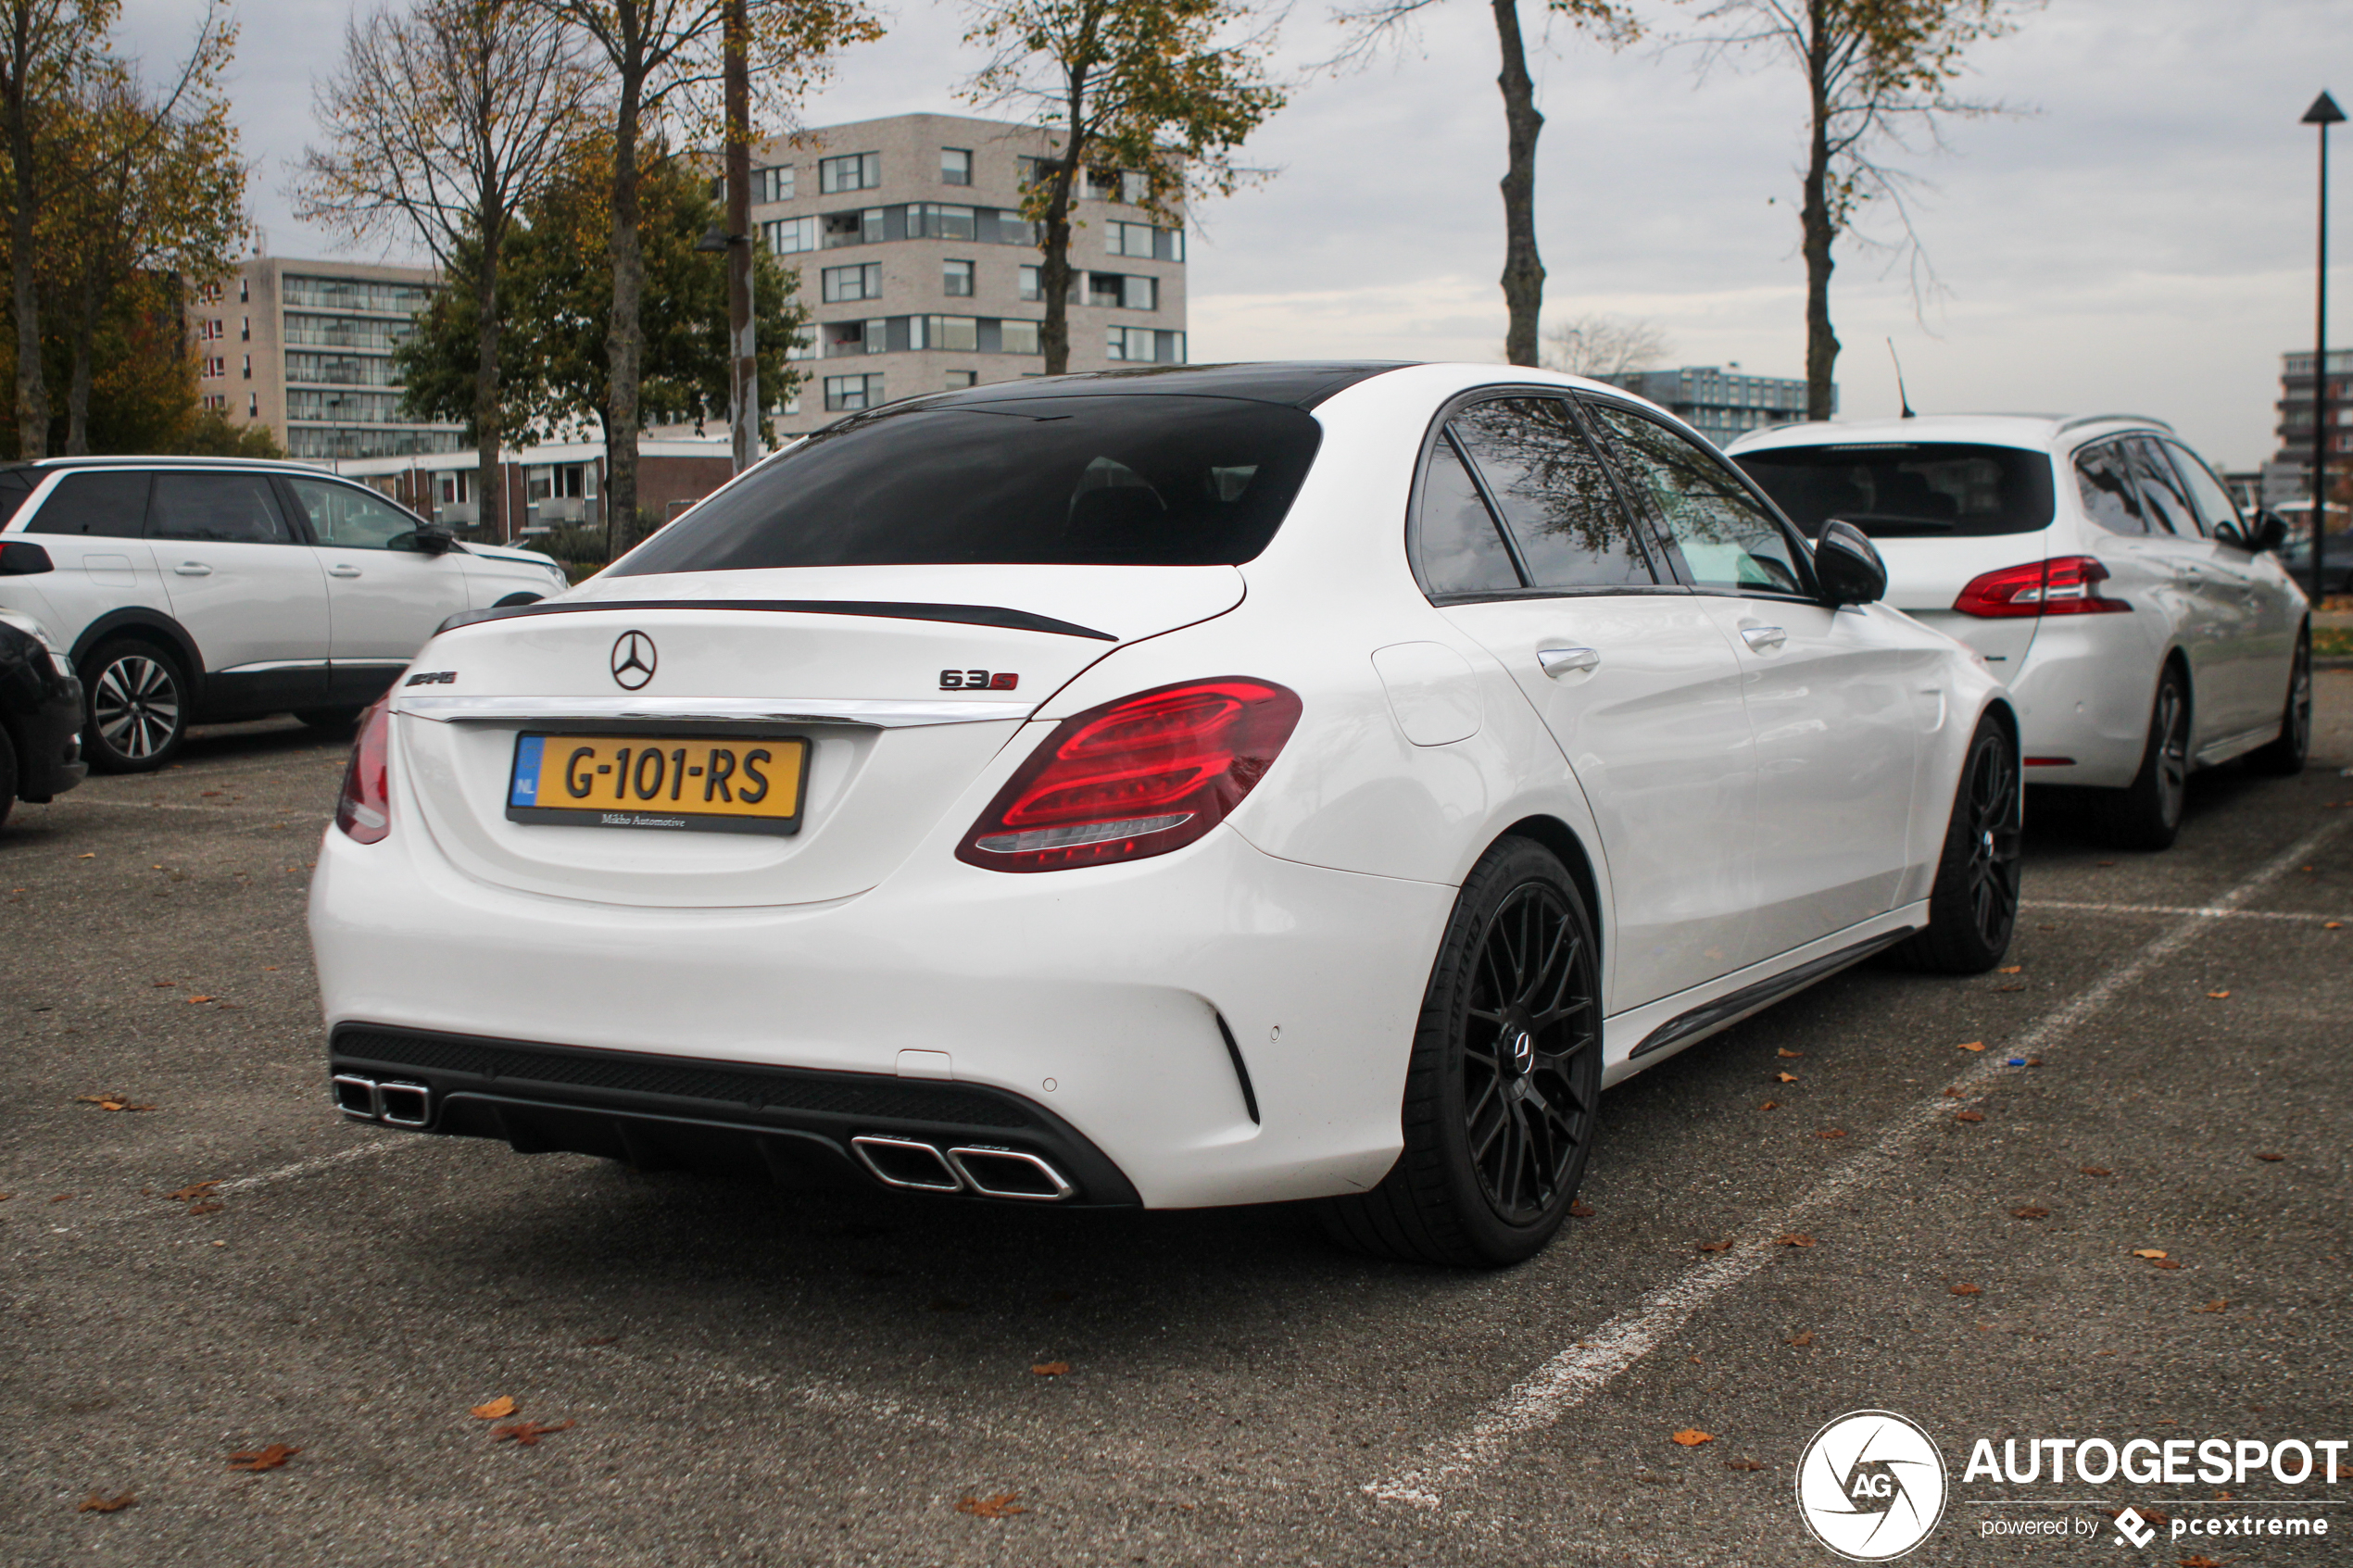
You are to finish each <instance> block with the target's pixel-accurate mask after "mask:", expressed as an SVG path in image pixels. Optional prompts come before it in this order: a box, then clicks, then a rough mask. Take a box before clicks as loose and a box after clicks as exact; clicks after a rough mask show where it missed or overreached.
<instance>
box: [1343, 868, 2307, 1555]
mask: <svg viewBox="0 0 2353 1568" xmlns="http://www.w3.org/2000/svg"><path fill="white" fill-rule="evenodd" d="M2340 825H2341V824H2338V823H2334V822H2333V823H2331V824H2330V825H2329V826H2327V827H2324V828H2322V829H2321V830H2320V831H2319V832H2317V833H2314V834H2309V835H2308V836H2306V837H2304V838H2302V839H2299V840H2297V841H2296V844H2295V845H2294V846H2293V847H2290V848H2289V849H2288V850H2286V851H2285V852H2284V853H2283V854H2281V855H2279V856H2278V857H2276V858H2275V859H2272V860H2271V861H2270V862H2269V863H2267V864H2266V865H2264V866H2263V868H2262V869H2261V870H2259V871H2258V872H2255V874H2254V875H2252V876H2250V877H2248V878H2247V879H2246V881H2244V882H2242V883H2240V884H2238V885H2237V886H2236V887H2233V888H2232V889H2231V890H2230V891H2229V892H2228V893H2225V894H2224V895H2222V896H2221V897H2220V898H2217V899H2215V900H2214V902H2213V903H2211V904H2208V905H2202V906H2199V907H2198V908H2197V909H2195V910H2193V911H2191V912H2189V913H2188V914H2186V915H2185V917H2184V918H2183V920H2182V921H2181V922H2179V923H2177V924H2175V925H2174V926H2172V927H2171V929H2169V930H2168V931H2166V932H2165V933H2164V935H2160V936H2158V937H2157V938H2156V939H2155V940H2153V941H2151V942H2149V943H2148V944H2147V945H2146V946H2145V947H2142V948H2141V949H2140V951H2139V952H2137V953H2135V954H2134V955H2133V957H2132V958H2130V959H2128V960H2125V961H2124V962H2122V963H2120V964H2119V965H2117V966H2116V967H2115V968H2113V969H2111V970H2109V971H2108V972H2107V973H2106V974H2104V975H2102V976H2101V977H2100V978H2099V979H2098V980H2097V981H2096V982H2095V983H2094V984H2093V985H2090V986H2089V987H2087V988H2085V989H2084V990H2083V991H2082V992H2081V993H2079V994H2078V995H2077V996H2076V997H2075V999H2074V1000H2072V1001H2070V1002H2069V1003H2068V1004H2067V1005H2066V1006H2064V1007H2061V1008H2058V1009H2057V1010H2054V1011H2052V1012H2048V1013H2045V1015H2044V1016H2043V1017H2042V1019H2041V1020H2040V1021H2038V1022H2036V1023H2034V1024H2033V1025H2032V1027H2031V1028H2029V1029H2028V1030H2027V1031H2026V1033H2025V1034H2023V1035H2020V1036H2019V1037H2018V1038H2017V1039H2016V1040H2014V1041H2012V1042H2011V1043H2010V1044H2009V1045H2007V1046H2006V1047H2003V1050H2002V1052H2001V1054H2000V1055H1999V1056H1995V1055H1994V1054H1993V1053H1991V1052H1989V1053H1988V1054H1987V1058H1986V1060H1983V1061H1982V1062H1981V1063H1980V1064H1979V1065H1978V1066H1976V1067H1974V1068H1973V1069H1971V1070H1970V1071H1969V1072H1967V1073H1963V1074H1961V1076H1960V1077H1958V1078H1957V1079H1956V1080H1954V1084H1953V1086H1954V1087H1956V1088H1958V1089H1960V1090H1962V1091H1963V1092H1964V1093H1965V1094H1966V1093H1967V1092H1968V1091H1969V1090H1972V1089H1975V1088H1978V1087H1982V1085H1985V1084H1986V1083H1987V1082H1989V1081H1990V1080H1992V1079H1993V1078H1994V1076H1995V1075H1997V1074H1998V1073H2001V1072H2002V1071H2003V1068H2002V1062H2003V1060H2006V1059H2007V1057H2009V1056H2012V1055H2019V1056H2025V1055H2032V1054H2036V1053H2042V1052H2048V1051H2050V1050H2052V1049H2053V1048H2054V1047H2056V1046H2057V1044H2058V1043H2059V1042H2061V1041H2062V1040H2064V1039H2065V1038H2066V1037H2067V1036H2068V1035H2070V1034H2071V1033H2072V1032H2073V1031H2074V1030H2075V1029H2076V1028H2078V1027H2079V1026H2080V1025H2082V1023H2083V1022H2085V1021H2086V1020H2088V1019H2090V1018H2091V1017H2093V1016H2094V1015H2095V1014H2096V1013H2098V1012H2099V1011H2100V1010H2102V1009H2104V1008H2106V1007H2107V1006H2108V1004H2109V1003H2110V1002H2112V1001H2114V1000H2115V999H2116V998H2117V997H2119V996H2120V995H2121V994H2122V993H2123V992H2124V991H2125V990H2126V989H2128V988H2129V987H2131V986H2132V985H2135V984H2137V983H2138V982H2139V981H2140V980H2141V979H2142V978H2143V977H2144V976H2145V975H2146V974H2147V973H2148V972H2150V971H2151V970H2153V969H2155V968H2156V967H2157V966H2158V965H2159V964H2161V963H2163V962H2164V961H2165V960H2168V959H2170V958H2171V957H2172V956H2173V955H2174V954H2176V953H2178V952H2180V951H2181V950H2182V949H2183V947H2188V946H2189V945H2190V943H2192V942H2194V941H2196V939H2197V937H2198V936H2199V935H2200V934H2202V933H2203V932H2204V931H2205V930H2206V928H2207V927H2208V926H2209V925H2212V924H2213V923H2215V922H2217V921H2218V920H2221V919H2222V918H2223V917H2225V916H2228V915H2230V914H2232V913H2233V912H2235V911H2236V910H2237V909H2238V907H2239V906H2240V905H2242V904H2244V903H2246V901H2247V900H2248V899H2249V898H2251V897H2254V896H2255V895H2256V894H2258V893H2259V892H2261V891H2262V890H2263V889H2264V888H2265V887H2266V886H2268V885H2270V884H2271V883H2272V882H2274V881H2276V880H2278V879H2279V878H2280V877H2283V876H2285V875H2286V874H2287V873H2288V872H2290V871H2292V870H2294V869H2295V868H2296V867H2297V866H2299V865H2302V864H2303V863H2304V862H2305V861H2306V860H2307V859H2309V858H2310V856H2311V855H2312V853H2313V851H2314V850H2316V849H2318V848H2320V847H2321V846H2322V845H2323V844H2325V843H2326V842H2327V841H2328V840H2329V839H2330V838H2331V837H2333V836H2334V835H2335V834H2336V832H2337V830H2338V827H2339V826H2340ZM1952 1111H1953V1102H1952V1100H1951V1098H1948V1097H1947V1096H1946V1095H1945V1094H1944V1092H1943V1090H1941V1089H1940V1090H1939V1091H1938V1092H1937V1093H1936V1095H1935V1096H1934V1097H1932V1098H1926V1099H1921V1100H1919V1101H1916V1102H1915V1103H1914V1104H1913V1105H1912V1106H1910V1107H1909V1108H1908V1109H1907V1110H1905V1111H1904V1112H1903V1113H1902V1115H1901V1116H1900V1117H1899V1118H1898V1120H1897V1121H1896V1122H1895V1123H1894V1125H1893V1126H1891V1127H1890V1128H1889V1129H1888V1130H1887V1132H1886V1133H1885V1134H1884V1135H1881V1138H1880V1140H1879V1142H1878V1143H1877V1144H1876V1145H1874V1146H1873V1147H1872V1148H1870V1149H1869V1150H1868V1151H1866V1152H1864V1153H1863V1154H1860V1155H1858V1156H1857V1157H1856V1158H1855V1159H1854V1160H1849V1161H1848V1162H1847V1163H1846V1164H1844V1165H1843V1166H1841V1167H1840V1168H1839V1169H1838V1170H1836V1171H1833V1172H1832V1173H1831V1174H1830V1175H1829V1176H1827V1177H1825V1178H1824V1179H1823V1180H1822V1181H1821V1182H1820V1183H1818V1184H1817V1185H1815V1186H1814V1188H1813V1189H1812V1190H1811V1191H1809V1192H1807V1193H1806V1194H1805V1195H1804V1196H1803V1197H1801V1198H1798V1199H1797V1200H1796V1201H1795V1202H1793V1203H1791V1204H1789V1205H1788V1206H1786V1207H1785V1208H1783V1209H1781V1210H1778V1211H1777V1212H1775V1213H1773V1214H1772V1215H1770V1216H1769V1217H1768V1218H1767V1219H1766V1220H1765V1221H1764V1222H1763V1223H1759V1224H1757V1225H1756V1226H1755V1227H1754V1228H1752V1229H1751V1231H1750V1232H1749V1233H1748V1235H1746V1236H1743V1237H1742V1238H1741V1239H1740V1241H1739V1242H1738V1243H1737V1245H1735V1246H1734V1247H1733V1248H1732V1249H1731V1250H1730V1251H1729V1252H1727V1253H1725V1254H1724V1255H1723V1256H1722V1257H1720V1258H1717V1259H1713V1260H1711V1261H1708V1262H1705V1263H1703V1264H1701V1265H1699V1266H1698V1267H1696V1268H1693V1269H1691V1270H1688V1271H1687V1272H1685V1273H1683V1274H1681V1275H1680V1276H1679V1277H1678V1278H1676V1279H1674V1280H1672V1281H1670V1282H1668V1283H1667V1285H1665V1286H1661V1287H1660V1288H1659V1289H1657V1290H1655V1291H1653V1292H1652V1293H1651V1294H1650V1295H1649V1296H1648V1297H1647V1298H1644V1299H1643V1300H1642V1304H1641V1305H1639V1306H1637V1307H1634V1308H1632V1309H1631V1310H1629V1311H1624V1312H1621V1313H1619V1314H1618V1315H1617V1317H1614V1318H1612V1319H1611V1320H1610V1321H1609V1322H1607V1323H1604V1324H1603V1325H1602V1326H1601V1327H1600V1328H1599V1329H1597V1330H1595V1331H1594V1332H1593V1334H1592V1335H1591V1336H1588V1337H1587V1338H1585V1339H1583V1340H1580V1341H1579V1343H1578V1344H1576V1345H1574V1346H1572V1347H1571V1348H1568V1349H1566V1350H1563V1351H1561V1352H1560V1353H1559V1354H1558V1355H1556V1356H1554V1357H1553V1358H1552V1360H1550V1361H1546V1362H1544V1363H1543V1365H1541V1366H1540V1367H1538V1368H1537V1369H1536V1370H1535V1371H1534V1372H1532V1373H1530V1374H1529V1375H1528V1376H1527V1377H1525V1378H1522V1379H1521V1380H1520V1381H1519V1382H1518V1383H1516V1384H1515V1385H1514V1386H1512V1387H1511V1388H1510V1389H1509V1390H1508V1391H1507V1392H1506V1393H1505V1394H1504V1396H1503V1397H1502V1398H1501V1399H1497V1400H1496V1401H1495V1402H1494V1403H1493V1404H1491V1405H1490V1406H1489V1407H1488V1408H1487V1410H1486V1411H1485V1412H1484V1413H1483V1414H1481V1415H1480V1416H1479V1418H1478V1420H1477V1421H1474V1422H1473V1423H1471V1424H1470V1426H1469V1427H1468V1428H1467V1429H1466V1430H1465V1431H1464V1432H1462V1433H1461V1434H1460V1435H1458V1436H1454V1437H1453V1438H1451V1439H1449V1440H1447V1441H1446V1442H1443V1443H1441V1444H1439V1445H1437V1446H1435V1447H1434V1448H1431V1449H1426V1450H1424V1453H1423V1457H1422V1461H1421V1463H1420V1464H1418V1465H1417V1466H1416V1467H1415V1468H1413V1469H1411V1470H1406V1471H1403V1472H1400V1473H1399V1474H1395V1475H1392V1476H1388V1477H1385V1478H1383V1479H1381V1480H1378V1481H1368V1482H1366V1483H1365V1486H1364V1487H1363V1489H1364V1490H1365V1491H1366V1492H1369V1493H1371V1494H1372V1495H1373V1496H1374V1497H1376V1498H1378V1499H1381V1500H1383V1501H1386V1502H1404V1503H1412V1504H1414V1505H1415V1506H1416V1507H1419V1508H1431V1509H1434V1508H1439V1507H1441V1505H1442V1504H1443V1501H1444V1497H1443V1494H1444V1492H1445V1491H1446V1490H1448V1489H1449V1488H1452V1487H1453V1486H1457V1485H1459V1484H1461V1483H1464V1482H1466V1481H1469V1480H1471V1479H1473V1478H1474V1477H1476V1476H1477V1475H1478V1473H1479V1472H1481V1471H1483V1470H1486V1469H1488V1468H1489V1467H1491V1465H1493V1464H1494V1463H1495V1462H1496V1461H1498V1460H1500V1459H1502V1458H1503V1457H1504V1454H1505V1451H1506V1450H1507V1449H1509V1448H1510V1447H1511V1445H1512V1443H1513V1441H1514V1440H1515V1439H1516V1438H1518V1437H1520V1436H1524V1435H1526V1434H1528V1433H1530V1432H1536V1431H1541V1429H1543V1428H1544V1427H1547V1426H1550V1425H1552V1424H1554V1422H1556V1421H1558V1420H1560V1418H1561V1417H1562V1416H1563V1415H1565V1414H1567V1412H1568V1411H1570V1410H1572V1409H1574V1408H1575V1407H1576V1406H1578V1405H1579V1404H1581V1403H1583V1402H1584V1400H1585V1399H1587V1398H1588V1397H1589V1396H1591V1395H1592V1394H1594V1393H1597V1392H1599V1391H1600V1390H1601V1389H1603V1388H1604V1387H1606V1386H1608V1385H1609V1383H1610V1382H1611V1380H1612V1379H1614V1378H1616V1377H1617V1374H1619V1373H1622V1372H1624V1371H1625V1370H1626V1369H1627V1368H1629V1367H1630V1366H1632V1365H1633V1364H1634V1363H1635V1362H1637V1361H1641V1360H1642V1358H1643V1357H1644V1356H1646V1355H1648V1354H1650V1352H1651V1351H1652V1350H1654V1349H1655V1348H1657V1347H1658V1344H1659V1342H1660V1341H1661V1340H1664V1339H1666V1338H1667V1337H1668V1336H1671V1335H1673V1334H1675V1333H1676V1332H1677V1331H1679V1330H1680V1329H1681V1327H1682V1326H1683V1325H1684V1324H1685V1323H1689V1322H1690V1321H1691V1320H1692V1317H1693V1316H1694V1315H1696V1314H1697V1313H1698V1312H1699V1311H1701V1310H1702V1309H1703V1308H1705V1306H1707V1305H1708V1303H1709V1302H1711V1301H1713V1300H1714V1299H1715V1298H1717V1297H1718V1296H1720V1295H1722V1294H1723V1293H1724V1292H1725V1291H1726V1290H1729V1289H1730V1288H1731V1287H1732V1286H1735V1285H1738V1284H1740V1283H1741V1282H1742V1281H1743V1280H1745V1279H1747V1278H1748V1277H1749V1276H1750V1275H1752V1274H1755V1273H1756V1272H1757V1271H1758V1270H1760V1269H1762V1268H1763V1267H1764V1266H1765V1265H1766V1263H1768V1261H1771V1259H1772V1257H1773V1255H1774V1254H1775V1253H1776V1252H1777V1251H1779V1250H1780V1243H1779V1242H1778V1241H1776V1240H1775V1239H1774V1238H1775V1237H1777V1236H1785V1235H1788V1234H1789V1233H1791V1232H1793V1231H1797V1230H1799V1229H1801V1228H1803V1226H1805V1225H1806V1223H1809V1222H1811V1221H1813V1220H1814V1219H1815V1218H1816V1217H1817V1216H1820V1215H1823V1214H1825V1213H1826V1212H1828V1211H1829V1210H1833V1209H1836V1208H1839V1207H1840V1206H1842V1205H1843V1204H1845V1203H1846V1202H1847V1201H1848V1200H1849V1199H1851V1198H1853V1197H1854V1196H1855V1195H1856V1193H1857V1192H1858V1191H1860V1190H1862V1189H1863V1188H1866V1187H1869V1186H1872V1185H1877V1184H1878V1183H1880V1182H1881V1181H1883V1180H1885V1179H1886V1178H1888V1177H1890V1176H1893V1175H1897V1174H1900V1173H1905V1172H1906V1171H1908V1170H1910V1169H1911V1168H1912V1166H1911V1164H1910V1158H1909V1157H1910V1156H1911V1154H1912V1152H1913V1146H1915V1145H1917V1144H1918V1143H1919V1142H1920V1141H1921V1140H1922V1139H1923V1138H1925V1137H1926V1136H1927V1135H1928V1134H1929V1133H1930V1132H1931V1130H1932V1129H1934V1128H1936V1127H1938V1126H1941V1125H1942V1124H1943V1123H1944V1122H1945V1121H1946V1120H1947V1119H1949V1117H1950V1116H1951V1114H1952Z"/></svg>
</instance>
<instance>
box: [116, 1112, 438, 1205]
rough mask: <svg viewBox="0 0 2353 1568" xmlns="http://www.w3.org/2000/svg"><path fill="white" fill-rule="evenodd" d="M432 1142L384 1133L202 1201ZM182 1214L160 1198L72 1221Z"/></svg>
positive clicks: (238, 1179)
mask: <svg viewBox="0 0 2353 1568" xmlns="http://www.w3.org/2000/svg"><path fill="white" fill-rule="evenodd" d="M432 1141H433V1140H431V1139H429V1138H421V1137H411V1136H406V1135H398V1134H389V1133H388V1134H385V1135H383V1136H381V1137H376V1138H371V1139H370V1140H369V1141H368V1142H366V1143H357V1144H353V1145H352V1146H351V1147H350V1148H339V1149H337V1150H335V1151H334V1152H333V1154H321V1155H317V1156H315V1157H313V1158H311V1159H308V1160H296V1161H295V1162H294V1163H293V1164H291V1165H281V1166H279V1167H278V1168H277V1169H276V1170H274V1171H257V1172H255V1173H253V1174H252V1175H250V1176H233V1177H230V1178H229V1179H227V1180H225V1181H222V1182H221V1183H220V1185H217V1186H215V1187H213V1188H212V1189H211V1190H210V1191H209V1192H207V1193H206V1194H205V1195H204V1198H203V1199H202V1200H203V1201H207V1202H209V1201H211V1200H213V1199H215V1198H225V1197H227V1196H229V1195H230V1194H231V1193H237V1192H252V1191H254V1190H255V1189H257V1188H258V1187H266V1186H271V1185H276V1184H277V1183H279V1182H290V1181H294V1180H296V1179H297V1178H298V1177H302V1176H312V1175H317V1174H318V1173H320V1172H321V1171H332V1170H333V1169H334V1168H336V1167H337V1166H339V1165H348V1164H350V1163H351V1162H352V1161H354V1160H371V1159H373V1158H375V1157H376V1156H377V1155H380V1154H393V1153H397V1152H398V1151H399V1150H401V1149H404V1148H423V1147H425V1146H426V1145H428V1144H429V1143H431V1142H432ZM181 1212H182V1206H181V1205H179V1204H177V1203H175V1202H173V1201H172V1200H171V1199H169V1198H160V1199H154V1200H150V1201H147V1202H144V1203H141V1204H140V1205H139V1206H138V1207H137V1208H135V1209H122V1210H115V1211H113V1212H110V1213H104V1214H96V1215H89V1214H77V1215H75V1216H74V1219H75V1220H77V1221H78V1222H79V1223H82V1224H84V1225H91V1224H114V1223H118V1222H120V1221H123V1220H142V1219H167V1218H169V1217H170V1216H171V1215H174V1214H178V1213H181Z"/></svg>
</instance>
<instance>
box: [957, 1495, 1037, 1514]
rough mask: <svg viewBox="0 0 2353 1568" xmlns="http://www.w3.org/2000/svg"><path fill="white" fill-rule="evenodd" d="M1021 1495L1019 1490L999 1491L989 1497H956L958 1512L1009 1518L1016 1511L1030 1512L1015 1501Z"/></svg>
mask: <svg viewBox="0 0 2353 1568" xmlns="http://www.w3.org/2000/svg"><path fill="white" fill-rule="evenodd" d="M1019 1496H1021V1494H1020V1493H1019V1492H999V1493H998V1494H997V1495H996V1496H994V1497H988V1498H959V1499H956V1512H959V1513H969V1514H971V1515H972V1516H973V1517H974V1518H975V1519H1009V1518H1011V1517H1012V1516H1013V1515H1014V1514H1016V1513H1027V1512H1029V1510H1027V1509H1026V1508H1024V1507H1022V1506H1021V1505H1020V1504H1019V1503H1017V1502H1015V1501H1013V1499H1015V1498H1017V1497H1019Z"/></svg>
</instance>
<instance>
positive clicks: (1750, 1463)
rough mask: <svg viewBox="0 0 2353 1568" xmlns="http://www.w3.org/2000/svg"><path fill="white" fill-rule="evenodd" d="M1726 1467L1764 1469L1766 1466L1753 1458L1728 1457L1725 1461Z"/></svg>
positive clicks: (1731, 1468) (1733, 1468)
mask: <svg viewBox="0 0 2353 1568" xmlns="http://www.w3.org/2000/svg"><path fill="white" fill-rule="evenodd" d="M1724 1468H1725V1469H1727V1470H1762V1469H1764V1468H1765V1466H1764V1465H1763V1464H1761V1463H1759V1462H1758V1461H1755V1460H1753V1459H1728V1460H1726V1461H1724Z"/></svg>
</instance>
